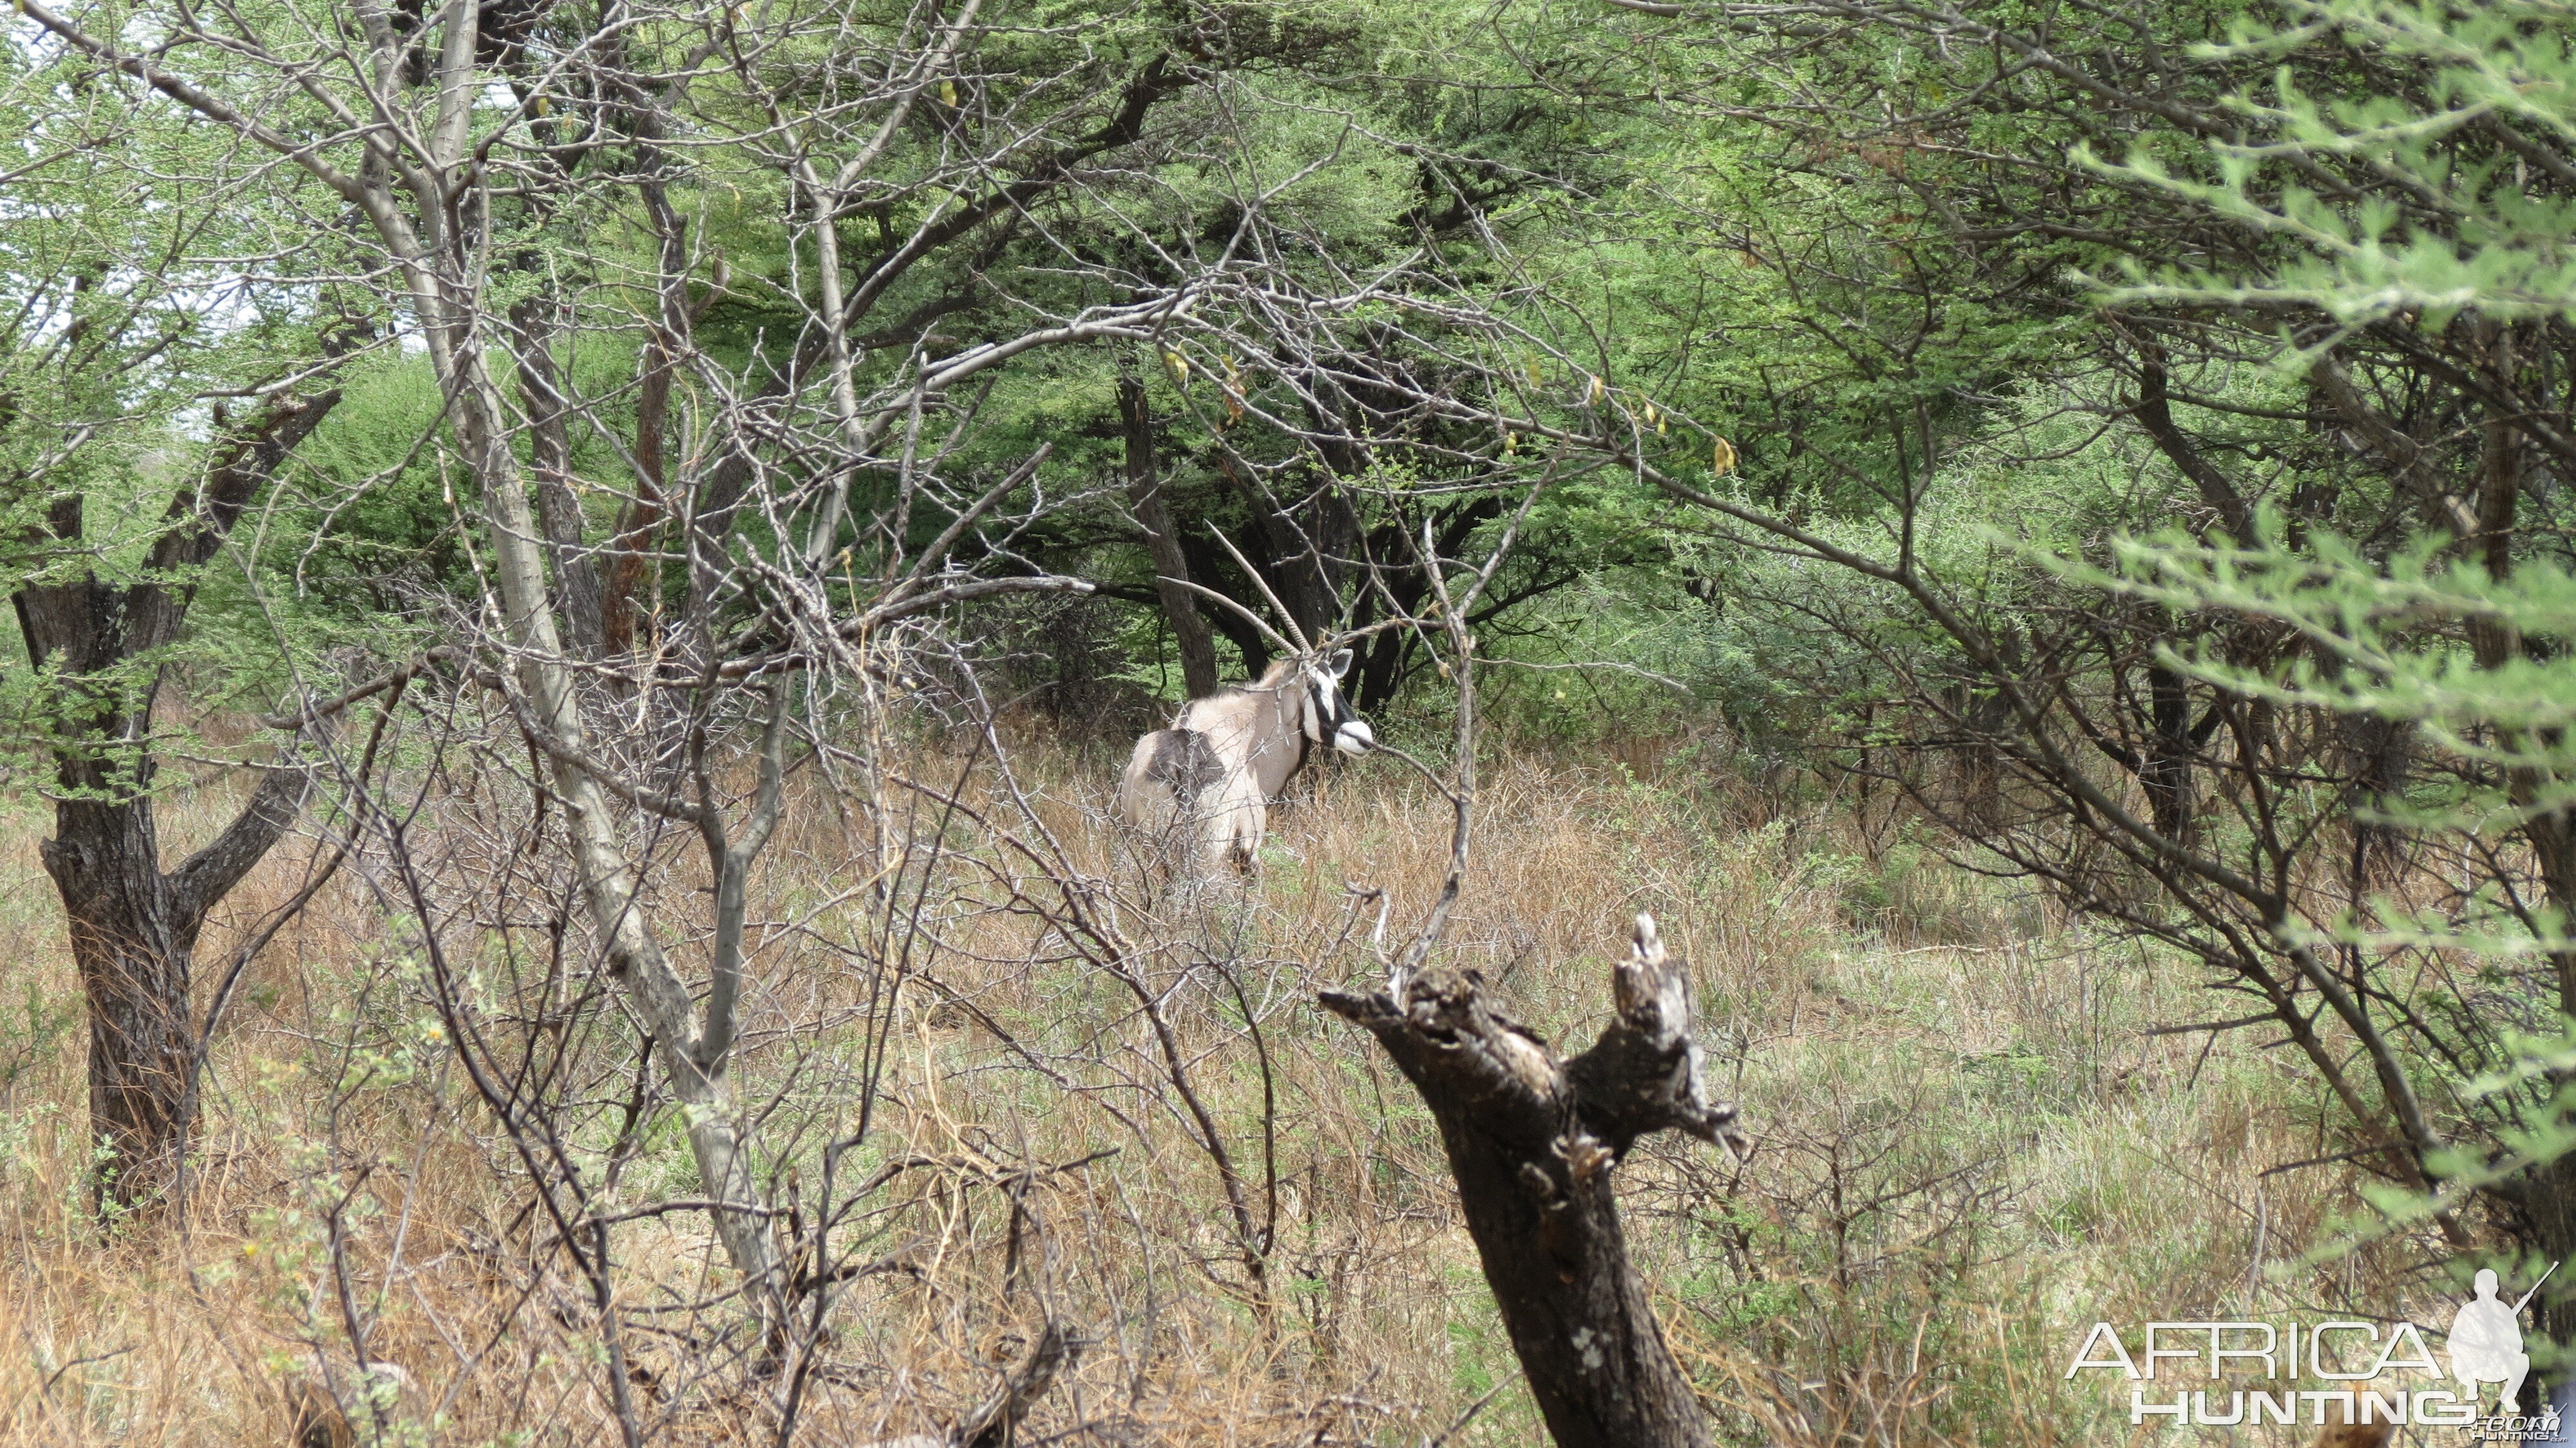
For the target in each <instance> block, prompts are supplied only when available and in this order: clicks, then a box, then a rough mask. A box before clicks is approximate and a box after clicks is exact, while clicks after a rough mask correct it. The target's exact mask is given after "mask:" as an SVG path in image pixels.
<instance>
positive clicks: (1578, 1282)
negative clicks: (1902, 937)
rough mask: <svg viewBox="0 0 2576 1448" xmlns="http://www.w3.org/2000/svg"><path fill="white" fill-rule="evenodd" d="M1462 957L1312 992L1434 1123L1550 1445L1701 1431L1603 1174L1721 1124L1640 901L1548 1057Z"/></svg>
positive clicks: (1590, 1445)
mask: <svg viewBox="0 0 2576 1448" xmlns="http://www.w3.org/2000/svg"><path fill="white" fill-rule="evenodd" d="M1482 985H1483V983H1482V981H1481V980H1480V979H1479V978H1478V977H1477V976H1476V975H1475V973H1474V972H1472V971H1471V972H1467V973H1465V974H1457V973H1451V972H1446V971H1435V972H1426V973H1424V974H1421V975H1418V976H1416V977H1414V979H1413V980H1412V981H1411V982H1410V983H1409V984H1407V985H1406V987H1405V989H1404V999H1403V1004H1402V1005H1401V1006H1399V1005H1398V1004H1397V1003H1396V1001H1395V1000H1393V999H1392V998H1390V997H1389V996H1386V995H1380V994H1369V995H1353V994H1347V993H1344V992H1340V991H1327V992H1325V993H1324V994H1323V996H1322V997H1321V1000H1322V1002H1323V1004H1324V1006H1325V1008H1326V1009H1328V1010H1331V1011H1333V1012H1334V1013H1335V1014H1338V1015H1340V1016H1343V1017H1345V1018H1346V1019H1348V1020H1351V1021H1353V1022H1355V1023H1357V1024H1359V1025H1361V1026H1365V1027H1367V1028H1368V1030H1369V1032H1370V1034H1372V1035H1374V1036H1376V1037H1377V1039H1378V1043H1379V1044H1380V1045H1382V1046H1384V1047H1385V1048H1386V1053H1387V1054H1388V1055H1389V1056H1392V1057H1393V1058H1394V1059H1395V1064H1396V1066H1397V1067H1398V1068H1399V1069H1400V1070H1402V1071H1403V1072H1404V1074H1405V1078H1406V1079H1407V1080H1410V1081H1411V1082H1412V1083H1413V1085H1414V1088H1415V1089H1416V1090H1418V1091H1420V1092H1421V1093H1422V1099H1423V1101H1424V1102H1425V1103H1426V1104H1427V1105H1429V1106H1430V1108H1431V1114H1432V1116H1433V1118H1434V1119H1436V1120H1437V1121H1438V1122H1439V1123H1440V1139H1441V1143H1442V1144H1443V1145H1444V1146H1445V1147H1447V1149H1448V1154H1449V1169H1450V1172H1451V1174H1452V1175H1454V1176H1455V1177H1456V1178H1457V1180H1458V1195H1459V1200H1460V1202H1461V1204H1462V1205H1463V1206H1464V1208H1465V1210H1466V1217H1467V1232H1468V1235H1469V1236H1471V1237H1473V1238H1474V1239H1475V1242H1476V1252H1477V1255H1478V1256H1479V1257H1480V1258H1481V1259H1482V1260H1483V1262H1484V1267H1485V1281H1486V1283H1487V1284H1488V1285H1489V1286H1491V1287H1492V1288H1493V1292H1494V1302H1495V1305H1496V1306H1498V1307H1499V1308H1501V1309H1502V1315H1503V1324H1504V1326H1505V1327H1506V1328H1507V1329H1508V1330H1509V1331H1510V1333H1511V1339H1512V1350H1513V1351H1514V1352H1515V1353H1517V1354H1518V1355H1519V1357H1520V1361H1521V1369H1522V1371H1523V1372H1524V1373H1526V1374H1527V1375H1528V1378H1529V1384H1530V1392H1531V1394H1532V1396H1534V1397H1536V1398H1537V1399H1538V1405H1539V1411H1540V1412H1541V1413H1542V1414H1544V1415H1545V1416H1546V1419H1547V1427H1548V1433H1549V1435H1550V1436H1552V1437H1553V1438H1554V1439H1555V1440H1556V1442H1557V1445H1558V1448H1706V1445H1707V1444H1709V1442H1710V1441H1711V1440H1710V1437H1709V1431H1708V1424H1707V1421H1706V1419H1705V1418H1704V1417H1703V1416H1702V1414H1701V1412H1700V1408H1699V1399H1698V1397H1697V1395H1696V1394H1695V1393H1694V1392H1693V1391H1692V1390H1691V1384H1690V1379H1689V1378H1688V1377H1686V1376H1684V1375H1683V1373H1682V1370H1681V1365H1680V1364H1679V1363H1677V1362H1675V1361H1674V1359H1673V1355H1672V1350H1671V1348H1670V1347H1668V1346H1666V1344H1665V1342H1664V1337H1663V1331H1662V1328H1661V1326H1660V1325H1659V1324H1658V1323H1657V1322H1656V1321H1655V1315H1654V1312H1653V1310H1652V1308H1651V1307H1650V1306H1649V1305H1648V1303H1647V1300H1646V1288H1645V1284H1644V1283H1643V1282H1641V1281H1640V1280H1638V1277H1637V1273H1636V1269H1635V1268H1634V1267H1632V1266H1630V1265H1629V1262H1628V1246H1627V1240H1626V1237H1625V1235H1624V1234H1623V1232H1622V1231H1621V1228H1620V1222H1619V1204H1618V1199H1617V1196H1616V1195H1615V1193H1614V1192H1613V1190H1612V1186H1611V1175H1612V1170H1613V1168H1614V1167H1616V1166H1617V1164H1618V1162H1619V1160H1620V1158H1621V1157H1623V1156H1625V1155H1626V1154H1627V1151H1628V1148H1629V1147H1630V1146H1631V1145H1633V1144H1634V1143H1635V1142H1636V1140H1637V1138H1639V1137H1641V1136H1644V1135H1646V1134H1648V1133H1650V1132H1654V1131H1660V1130H1665V1129H1667V1128H1669V1129H1674V1130H1680V1131H1686V1132H1689V1133H1690V1134H1691V1135H1693V1136H1697V1137H1699V1138H1701V1139H1702V1140H1706V1141H1719V1140H1725V1141H1728V1142H1729V1143H1730V1144H1731V1143H1733V1142H1734V1141H1735V1140H1736V1137H1735V1133H1734V1123H1735V1111H1734V1109H1733V1108H1732V1107H1726V1106H1711V1105H1710V1104H1709V1103H1708V1098H1707V1092H1706V1088H1705V1084H1704V1082H1703V1080H1702V1075H1701V1064H1700V1063H1701V1057H1700V1050H1699V1047H1698V1046H1697V1045H1695V1044H1693V1043H1692V1041H1691V1039H1690V982H1689V974H1688V971H1687V970H1686V968H1685V967H1684V966H1683V964H1682V962H1681V961H1679V960H1676V959H1672V958H1670V957H1667V956H1666V955H1665V954H1664V950H1663V946H1662V944H1661V942H1659V941H1658V940H1657V939H1656V936H1655V923H1654V921H1653V919H1652V918H1651V917H1648V916H1644V915H1640V916H1638V917H1637V944H1636V951H1635V953H1634V955H1632V956H1631V957H1630V958H1629V959H1628V960H1625V961H1622V962H1620V964H1619V965H1618V966H1617V967H1616V968H1615V970H1614V972H1613V975H1612V979H1611V987H1612V994H1613V996H1614V998H1615V1000H1616V1002H1617V1005H1618V1010H1619V1014H1618V1018H1617V1019H1616V1020H1614V1021H1613V1022H1612V1023H1611V1024H1610V1026H1609V1028H1608V1029H1606V1030H1604V1031H1603V1032H1602V1033H1601V1039H1600V1040H1599V1041H1598V1042H1597V1043H1595V1044H1594V1046H1593V1047H1592V1049H1591V1050H1589V1051H1586V1052H1585V1053H1583V1054H1582V1055H1581V1056H1579V1057H1576V1058H1575V1059H1574V1060H1572V1061H1569V1062H1564V1063H1562V1064H1560V1063H1559V1062H1558V1061H1557V1060H1556V1059H1555V1058H1554V1056H1552V1055H1551V1054H1550V1053H1549V1051H1548V1049H1547V1047H1546V1045H1545V1043H1543V1042H1541V1041H1540V1040H1539V1039H1538V1038H1537V1037H1536V1036H1533V1035H1531V1034H1530V1033H1529V1032H1528V1031H1526V1030H1524V1029H1523V1028H1522V1027H1521V1026H1519V1025H1518V1024H1516V1023H1514V1022H1513V1021H1511V1020H1510V1019H1509V1018H1507V1017H1505V1016H1504V1015H1503V1014H1502V1013H1501V1012H1499V1011H1497V1010H1495V1009H1494V1008H1493V1007H1492V1006H1491V1005H1489V1004H1488V1003H1487V1002H1486V1001H1485V1000H1484V998H1483V996H1482V994H1481V991H1482Z"/></svg>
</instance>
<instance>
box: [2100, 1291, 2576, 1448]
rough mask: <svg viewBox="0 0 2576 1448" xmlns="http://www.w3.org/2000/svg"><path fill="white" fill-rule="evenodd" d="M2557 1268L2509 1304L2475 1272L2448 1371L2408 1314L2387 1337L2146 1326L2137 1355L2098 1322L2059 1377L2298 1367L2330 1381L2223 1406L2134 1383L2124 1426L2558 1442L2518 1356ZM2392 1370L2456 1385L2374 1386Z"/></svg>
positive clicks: (2194, 1393)
mask: <svg viewBox="0 0 2576 1448" xmlns="http://www.w3.org/2000/svg"><path fill="white" fill-rule="evenodd" d="M2557 1270H2558V1267H2557V1265H2556V1264H2555V1263H2553V1264H2551V1266H2550V1268H2549V1271H2547V1272H2543V1273H2542V1274H2540V1281H2538V1282H2534V1283H2532V1284H2531V1290H2530V1291H2529V1292H2525V1293H2524V1294H2522V1296H2521V1297H2520V1298H2519V1299H2518V1300H2516V1301H2515V1302H2513V1303H2512V1304H2510V1305H2508V1304H2506V1303H2505V1302H2504V1301H2503V1300H2502V1299H2500V1298H2499V1297H2497V1295H2496V1291H2497V1286H2498V1282H2497V1278H2496V1274H2495V1273H2493V1272H2488V1271H2481V1272H2480V1273H2478V1276H2477V1295H2476V1296H2475V1297H2473V1298H2471V1299H2470V1300H2469V1301H2467V1302H2464V1303H2462V1304H2461V1305H2460V1307H2459V1310H2458V1311H2456V1312H2454V1313H2453V1314H2452V1315H2451V1326H2450V1331H2449V1332H2448V1333H2447V1334H2446V1335H2445V1347H2446V1348H2447V1350H2448V1352H2449V1355H2450V1367H2449V1371H2448V1372H2447V1373H2446V1372H2444V1370H2443V1365H2442V1363H2441V1362H2439V1361H2437V1360H2436V1359H2435V1357H2434V1356H2433V1350H2432V1348H2431V1346H2430V1345H2429V1344H2427V1343H2426V1341H2425V1339H2424V1332H2423V1330H2422V1329H2421V1328H2418V1327H2417V1326H2416V1325H2415V1324H2414V1323H2411V1322H2405V1321H2400V1322H2399V1323H2398V1324H2397V1325H2396V1326H2395V1327H2394V1328H2392V1329H2390V1330H2389V1331H2388V1333H2387V1335H2386V1336H2385V1337H2384V1338H2383V1337H2382V1336H2381V1334H2380V1325H2379V1324H2377V1323H2370V1322H2351V1321H2333V1322H2318V1323H2312V1324H2305V1325H2303V1324H2301V1323H2299V1322H2296V1321H2292V1322H2289V1323H2287V1324H2286V1325H2285V1326H2286V1331H2285V1330H2284V1327H2283V1326H2276V1325H2275V1324H2272V1323H2268V1322H2150V1323H2148V1324H2147V1325H2146V1333H2145V1337H2144V1339H2143V1341H2142V1342H2141V1343H2140V1348H2141V1351H2140V1352H2139V1353H2138V1354H2137V1355H2136V1356H2134V1357H2132V1356H2131V1355H2130V1352H2129V1348H2128V1344H2127V1343H2126V1342H2123V1341H2122V1340H2121V1336H2120V1333H2119V1331H2118V1329H2116V1328H2114V1327H2113V1326H2112V1325H2111V1324H2109V1323H2107V1322H2097V1323H2095V1324H2093V1330H2092V1331H2091V1332H2089V1333H2086V1334H2085V1336H2084V1344H2083V1346H2081V1347H2079V1348H2077V1349H2076V1350H2075V1359H2074V1361H2073V1362H2071V1363H2070V1364H2068V1365H2067V1369H2066V1376H2067V1377H2068V1378H2073V1377H2074V1376H2075V1375H2076V1374H2077V1373H2081V1372H2086V1371H2111V1372H2119V1373H2122V1374H2124V1375H2126V1376H2127V1377H2128V1378H2130V1379H2132V1380H2134V1381H2137V1382H2140V1383H2153V1382H2169V1381H2171V1380H2173V1379H2174V1378H2175V1377H2177V1376H2181V1375H2184V1374H2187V1373H2189V1372H2190V1371H2191V1370H2190V1369H2189V1368H2185V1367H2180V1366H2179V1365H2181V1364H2184V1363H2205V1364H2206V1367H2207V1374H2208V1376H2209V1377H2210V1378H2211V1379H2213V1380H2215V1379H2217V1378H2219V1377H2220V1376H2222V1375H2223V1374H2224V1372H2225V1370H2226V1369H2227V1368H2228V1367H2229V1366H2230V1365H2231V1364H2232V1365H2234V1366H2236V1367H2237V1368H2238V1369H2240V1370H2246V1369H2254V1368H2257V1367H2259V1369H2260V1374H2261V1376H2262V1378H2263V1379H2264V1380H2265V1381H2267V1382H2273V1383H2282V1382H2283V1381H2284V1380H2287V1382H2288V1383H2296V1382H2297V1381H2298V1380H2299V1378H2300V1377H2301V1376H2302V1372H2301V1364H2302V1363H2303V1362H2304V1363H2305V1364H2306V1371H2305V1375H2306V1376H2310V1377H2314V1378H2317V1379H2319V1380H2321V1381H2324V1382H2327V1383H2331V1384H2335V1385H2336V1386H2333V1387H2329V1388H2326V1389H2323V1390H2313V1389H2300V1388H2296V1387H2289V1386H2284V1387H2282V1388H2280V1389H2278V1390H2272V1389H2256V1390H2251V1391H2249V1390H2245V1389H2231V1390H2229V1391H2228V1394H2227V1398H2226V1400H2225V1402H2224V1403H2221V1402H2219V1401H2216V1400H2215V1397H2216V1395H2215V1393H2214V1392H2213V1391H2212V1390H2210V1389H2207V1388H2195V1389H2188V1390H2177V1391H2176V1392H2175V1393H2174V1394H2173V1396H2172V1397H2171V1398H2170V1399H2167V1398H2166V1397H2165V1396H2164V1395H2163V1392H2162V1390H2161V1389H2150V1388H2147V1387H2143V1386H2142V1387H2133V1388H2131V1389H2130V1390H2129V1421H2130V1422H2131V1423H2135V1424H2144V1423H2148V1422H2151V1421H2154V1420H2155V1419H2157V1418H2163V1419H2165V1420H2167V1421H2169V1422H2171V1423H2174V1424H2183V1423H2189V1424H2193V1425H2196V1426H2201V1427H2210V1428H2225V1427H2234V1426H2236V1425H2238V1424H2246V1425H2249V1426H2255V1427H2260V1426H2261V1425H2263V1424H2264V1423H2267V1422H2270V1423H2279V1424H2284V1425H2287V1424H2295V1423H2298V1422H2300V1421H2302V1420H2303V1419H2304V1420H2305V1421H2306V1422H2309V1423H2312V1424H2318V1425H2323V1424H2326V1423H2365V1424H2366V1423H2388V1424H2391V1425H2404V1424H2408V1423H2413V1424H2417V1425H2421V1426H2425V1427H2453V1428H2462V1429H2465V1430H2467V1436H2468V1438H2469V1439H2470V1440H2471V1441H2475V1442H2488V1443H2510V1442H2555V1441H2557V1440H2558V1435H2559V1421H2558V1412H2557V1410H2556V1409H2555V1408H2553V1407H2551V1406H2549V1405H2547V1404H2545V1403H2544V1404H2540V1405H2538V1406H2537V1407H2536V1408H2535V1409H2534V1410H2533V1411H2532V1412H2530V1413H2528V1414H2526V1413H2525V1412H2524V1411H2523V1406H2522V1390H2523V1384H2524V1382H2525V1380H2526V1379H2527V1378H2529V1376H2530V1374H2531V1355H2530V1354H2529V1353H2527V1352H2525V1351H2523V1346H2522V1310H2523V1308H2524V1307H2526V1306H2528V1305H2529V1304H2530V1302H2531V1299H2532V1298H2533V1297H2534V1296H2535V1295H2537V1294H2538V1293H2539V1291H2540V1286H2541V1283H2542V1282H2546V1281H2548V1280H2549V1277H2550V1274H2551V1273H2554V1272H2556V1271H2557ZM2365 1360H2366V1361H2367V1362H2368V1363H2369V1366H2368V1367H2367V1368H2364V1369H2363V1370H2361V1371H2358V1372H2347V1371H2344V1370H2343V1369H2344V1366H2345V1365H2346V1364H2352V1363H2360V1362H2363V1361H2365ZM2160 1368H2161V1369H2162V1371H2159V1369H2160ZM2397 1372H2414V1373H2430V1374H2432V1375H2433V1376H2435V1377H2448V1378H2450V1379H2451V1380H2453V1382H2455V1383H2456V1384H2457V1388H2456V1390H2454V1389H2452V1388H2407V1387H2400V1386H2398V1385H2396V1384H2395V1383H2393V1382H2383V1379H2384V1378H2385V1377H2386V1375H2388V1374H2390V1373H2397ZM2489 1384H2494V1385H2496V1386H2498V1387H2499V1388H2500V1389H2501V1391H2500V1392H2499V1393H2498V1394H2497V1398H2496V1411H2495V1412H2494V1413H2492V1414H2484V1413H2482V1412H2481V1405H2482V1403H2483V1400H2484V1395H2485V1389H2486V1387H2487V1386H2488V1385H2489ZM2329 1409H2332V1410H2334V1411H2332V1412H2329V1411H2328V1410H2329Z"/></svg>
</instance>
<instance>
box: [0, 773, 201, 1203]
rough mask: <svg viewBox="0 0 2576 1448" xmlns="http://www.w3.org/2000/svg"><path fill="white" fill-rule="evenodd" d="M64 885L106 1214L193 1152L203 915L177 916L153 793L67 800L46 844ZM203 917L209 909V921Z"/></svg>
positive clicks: (156, 1183) (157, 1187) (155, 1188)
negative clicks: (195, 995) (192, 1079)
mask: <svg viewBox="0 0 2576 1448" xmlns="http://www.w3.org/2000/svg"><path fill="white" fill-rule="evenodd" d="M38 854H39V856H40V857H41V858H42V859H43V860H44V864H45V873H46V874H48V875H51V876H52V877H53V880H54V888H55V889H56V890H58V891H59V892H61V895H62V900H63V913H64V915H65V916H66V917H67V918H68V920H69V922H70V926H71V940H72V960H73V962H74V963H75V964H76V965H77V966H78V967H79V968H80V979H81V990H82V993H83V995H84V996H85V997H86V999H87V1001H88V1005H89V1122H90V1139H91V1141H92V1142H93V1143H95V1144H98V1145H99V1146H101V1147H102V1148H103V1149H102V1150H101V1153H100V1156H101V1160H99V1161H98V1162H97V1163H96V1165H97V1176H96V1178H95V1182H94V1186H95V1190H96V1193H97V1202H98V1205H99V1207H100V1208H101V1209H102V1210H114V1209H118V1208H131V1207H136V1206H140V1205H142V1204H144V1203H145V1202H147V1201H149V1200H151V1199H152V1198H153V1197H154V1196H156V1195H157V1194H158V1193H159V1192H160V1191H161V1190H162V1189H163V1188H164V1187H166V1186H167V1185H168V1184H169V1183H170V1181H171V1179H172V1178H173V1177H174V1176H175V1174H176V1172H177V1168H178V1164H179V1161H180V1159H181V1158H182V1157H183V1156H184V1155H185V1154H186V1152H187V1144H188V1142H187V1138H188V1130H187V1111H186V1099H187V1095H188V1091H187V1081H188V1074H189V1071H190V1069H191V1067H192V1063H193V1062H194V1059H195V1054H196V1053H195V1046H196V1041H195V1037H194V1035H193V1032H192V1030H191V1025H190V1021H189V1015H188V1009H189V1007H188V986H189V954H190V951H191V950H192V949H193V947H194V946H195V944H196V936H197V927H198V924H199V921H197V920H186V921H182V920H177V919H174V918H173V912H172V909H171V904H172V902H171V898H170V886H169V882H168V880H167V879H165V878H164V877H163V876H162V874H161V858H160V849H159V845H158V843H157V842H156V840H155V837H154V831H153V821H152V803H151V801H150V799H149V798H135V799H130V800H126V801H123V802H113V801H104V800H94V799H65V800H61V801H59V802H57V803H56V804H55V806H54V838H52V839H50V840H47V841H45V842H44V843H43V844H42V845H40V846H38ZM201 918H202V917H201Z"/></svg>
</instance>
